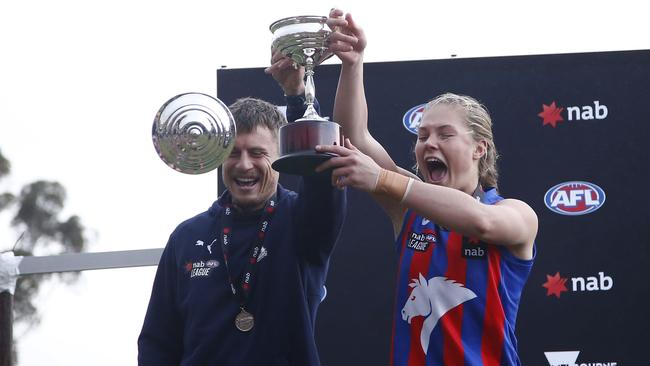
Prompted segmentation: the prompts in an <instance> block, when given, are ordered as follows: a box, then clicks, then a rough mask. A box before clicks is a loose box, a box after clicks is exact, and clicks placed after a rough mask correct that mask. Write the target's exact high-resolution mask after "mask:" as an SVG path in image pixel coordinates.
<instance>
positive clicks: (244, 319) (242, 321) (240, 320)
mask: <svg viewBox="0 0 650 366" xmlns="http://www.w3.org/2000/svg"><path fill="white" fill-rule="evenodd" d="M254 324H255V319H254V318H253V314H251V313H249V312H248V311H246V310H244V309H241V311H240V312H239V314H237V316H236V317H235V326H236V327H237V329H239V330H240V331H242V332H248V331H250V330H251V329H253V325H254Z"/></svg>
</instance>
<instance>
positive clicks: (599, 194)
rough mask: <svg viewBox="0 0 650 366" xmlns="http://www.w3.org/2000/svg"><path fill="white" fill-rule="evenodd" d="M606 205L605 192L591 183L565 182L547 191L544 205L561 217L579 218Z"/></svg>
mask: <svg viewBox="0 0 650 366" xmlns="http://www.w3.org/2000/svg"><path fill="white" fill-rule="evenodd" d="M604 203H605V191H603V190H602V189H601V188H600V187H598V186H597V185H595V184H593V183H589V182H580V181H572V182H564V183H560V184H558V185H556V186H554V187H553V188H551V189H549V190H548V191H546V194H545V195H544V204H546V207H548V209H549V210H551V211H553V212H555V213H558V214H560V215H567V216H577V215H586V214H588V213H592V212H594V211H596V210H597V209H599V208H601V207H602V206H603V204H604Z"/></svg>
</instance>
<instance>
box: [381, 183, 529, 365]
mask: <svg viewBox="0 0 650 366" xmlns="http://www.w3.org/2000/svg"><path fill="white" fill-rule="evenodd" d="M501 199H502V198H501V197H500V196H499V195H498V193H497V192H496V189H490V190H487V191H486V192H485V193H484V194H482V197H481V202H483V203H485V204H494V203H496V202H498V201H500V200H501ZM396 245H397V251H398V254H399V270H398V278H397V293H396V298H395V312H394V319H393V335H392V344H391V365H392V366H403V365H408V366H416V365H453V366H461V365H472V366H473V365H485V366H488V365H489V366H493V365H495V366H496V365H519V364H520V361H519V357H518V355H517V340H516V337H515V321H516V317H517V309H518V306H519V300H520V298H521V292H522V289H523V287H524V284H525V282H526V279H527V278H528V275H529V273H530V270H531V268H532V265H533V259H531V260H522V259H519V258H517V257H515V256H514V255H512V254H511V253H510V251H509V250H508V249H507V248H506V247H504V246H500V245H493V244H488V243H484V242H481V241H478V240H475V239H472V238H468V237H464V236H462V235H460V234H458V233H456V232H453V231H449V230H447V229H445V228H444V227H441V226H439V225H437V224H435V223H433V222H430V221H429V220H428V219H427V218H425V217H422V216H420V215H417V214H416V213H415V212H413V211H411V210H408V211H407V212H406V214H405V216H404V222H403V224H402V230H401V232H400V234H399V236H398V237H397V240H396ZM533 258H534V255H533Z"/></svg>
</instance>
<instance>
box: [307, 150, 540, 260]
mask: <svg viewBox="0 0 650 366" xmlns="http://www.w3.org/2000/svg"><path fill="white" fill-rule="evenodd" d="M318 150H319V151H323V152H331V153H335V154H337V155H339V157H336V158H333V159H330V160H329V161H327V162H326V163H324V164H323V165H321V166H320V167H319V168H320V169H333V173H332V179H333V180H334V181H336V182H337V185H338V186H340V187H347V186H349V187H353V188H357V189H361V190H364V191H366V192H369V193H374V194H375V195H376V196H377V195H381V197H383V199H384V200H385V201H388V202H393V203H394V204H400V205H402V206H403V207H408V208H411V209H413V210H414V211H416V212H417V213H419V214H421V215H422V216H424V217H427V218H429V219H431V220H432V221H434V222H436V223H437V224H439V225H442V226H444V227H447V228H450V229H452V230H454V231H457V232H459V233H461V234H463V235H466V236H470V237H475V238H478V239H480V240H482V241H485V242H487V243H493V244H501V245H504V246H507V247H508V248H509V249H510V251H511V252H512V253H513V254H515V255H516V256H518V257H519V258H522V259H530V258H532V255H533V241H534V239H535V236H536V235H537V225H538V223H537V215H536V214H535V212H534V211H533V210H532V208H530V206H528V205H527V204H526V203H524V202H522V201H519V200H513V199H506V200H502V201H500V202H498V203H496V204H494V205H486V204H483V203H480V202H478V201H477V200H476V199H475V198H473V197H472V196H470V195H468V194H467V193H464V192H462V191H460V190H457V189H453V188H448V187H444V186H438V185H434V184H428V183H423V182H420V181H416V180H409V178H406V177H404V176H403V175H399V174H397V173H395V172H388V171H386V170H383V169H382V168H381V167H380V166H379V165H377V163H375V162H374V161H373V160H372V159H371V158H370V157H369V156H367V155H365V154H363V153H362V152H361V151H359V149H357V148H356V147H355V146H354V145H352V144H351V143H350V141H349V140H347V141H346V146H319V147H318Z"/></svg>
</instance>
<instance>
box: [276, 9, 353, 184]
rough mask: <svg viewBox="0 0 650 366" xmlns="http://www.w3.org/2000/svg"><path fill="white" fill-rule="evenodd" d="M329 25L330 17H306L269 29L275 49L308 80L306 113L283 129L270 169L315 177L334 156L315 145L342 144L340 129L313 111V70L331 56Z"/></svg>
mask: <svg viewBox="0 0 650 366" xmlns="http://www.w3.org/2000/svg"><path fill="white" fill-rule="evenodd" d="M326 22H327V17H323V16H313V15H305V16H296V17H288V18H283V19H280V20H278V21H276V22H274V23H273V24H271V26H270V30H271V33H273V43H272V47H273V49H277V50H279V51H280V52H282V54H283V55H284V56H286V57H289V58H291V59H292V60H293V61H294V62H295V63H296V64H297V65H300V66H303V67H304V68H305V77H306V81H305V104H306V105H307V109H306V111H305V114H304V115H303V117H302V118H300V119H298V120H296V121H294V122H290V123H288V124H286V125H284V126H282V127H280V131H279V144H280V158H278V159H277V160H276V161H275V162H273V164H272V165H271V166H272V167H273V169H275V170H277V171H279V172H282V173H288V174H295V175H311V174H316V172H315V171H314V169H315V168H316V167H317V166H318V165H320V164H321V163H323V162H324V161H326V160H327V159H330V158H331V157H332V156H335V155H333V154H329V153H318V152H316V151H315V147H316V145H332V144H341V133H340V131H341V126H340V125H339V124H338V123H336V122H332V121H329V120H327V118H323V117H321V116H319V115H318V112H317V111H316V109H315V108H314V100H315V98H316V88H315V85H314V67H316V65H318V64H320V63H321V62H323V61H324V60H326V59H327V58H328V57H330V56H331V55H332V53H331V52H329V50H328V48H327V39H328V36H329V35H330V33H331V31H329V30H328V29H326V26H327V25H326Z"/></svg>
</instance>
